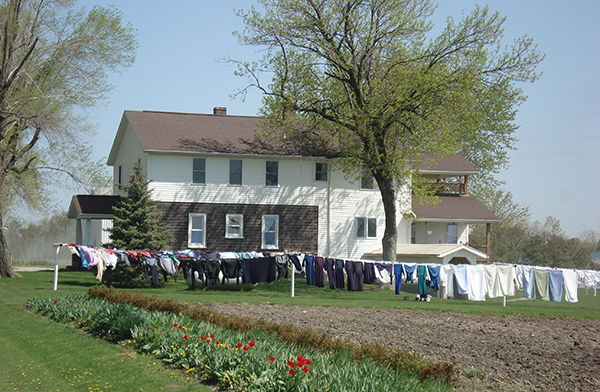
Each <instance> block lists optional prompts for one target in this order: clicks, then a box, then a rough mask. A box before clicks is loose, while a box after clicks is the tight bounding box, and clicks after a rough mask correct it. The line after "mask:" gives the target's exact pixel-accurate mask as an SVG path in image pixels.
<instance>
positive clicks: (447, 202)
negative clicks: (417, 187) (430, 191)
mask: <svg viewBox="0 0 600 392" xmlns="http://www.w3.org/2000/svg"><path fill="white" fill-rule="evenodd" d="M437 198H438V200H439V202H438V203H437V204H436V205H434V206H433V205H430V204H417V203H416V202H415V201H414V199H413V205H412V211H413V213H414V214H415V215H416V217H417V220H423V221H426V220H429V221H432V220H439V221H456V222H460V221H469V222H472V223H475V222H481V223H493V222H500V218H498V217H497V216H496V215H495V214H494V213H493V212H492V211H490V210H489V209H488V208H487V207H486V206H485V205H484V204H483V203H482V202H480V201H479V200H477V198H476V197H475V196H471V195H441V196H437Z"/></svg>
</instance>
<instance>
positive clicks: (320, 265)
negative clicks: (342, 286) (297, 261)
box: [315, 256, 325, 287]
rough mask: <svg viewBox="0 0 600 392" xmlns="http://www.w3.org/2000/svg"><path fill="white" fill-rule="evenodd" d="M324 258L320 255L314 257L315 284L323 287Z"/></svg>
mask: <svg viewBox="0 0 600 392" xmlns="http://www.w3.org/2000/svg"><path fill="white" fill-rule="evenodd" d="M324 268H325V259H324V258H323V257H321V256H317V257H315V286H317V287H325V271H324Z"/></svg>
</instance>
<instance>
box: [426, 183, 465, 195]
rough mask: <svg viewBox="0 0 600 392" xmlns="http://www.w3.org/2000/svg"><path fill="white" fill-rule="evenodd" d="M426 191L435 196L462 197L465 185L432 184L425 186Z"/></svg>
mask: <svg viewBox="0 0 600 392" xmlns="http://www.w3.org/2000/svg"><path fill="white" fill-rule="evenodd" d="M426 189H427V190H428V191H431V192H433V193H435V194H436V195H464V194H465V184H464V183H456V182H452V183H449V182H432V183H429V184H426Z"/></svg>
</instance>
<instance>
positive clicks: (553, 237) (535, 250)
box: [470, 188, 600, 269]
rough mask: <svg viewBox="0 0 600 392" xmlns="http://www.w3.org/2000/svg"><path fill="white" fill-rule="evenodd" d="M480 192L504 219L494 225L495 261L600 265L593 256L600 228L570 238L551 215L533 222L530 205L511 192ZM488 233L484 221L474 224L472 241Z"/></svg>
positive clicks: (599, 247) (599, 244)
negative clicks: (594, 260) (514, 197)
mask: <svg viewBox="0 0 600 392" xmlns="http://www.w3.org/2000/svg"><path fill="white" fill-rule="evenodd" d="M488 189H489V188H488ZM477 196H478V197H479V198H480V199H481V200H482V201H483V202H484V203H485V204H486V205H487V207H488V208H490V209H491V210H492V211H493V212H494V213H495V214H496V215H497V216H498V217H499V218H500V219H501V223H498V224H496V225H492V230H491V261H492V262H495V263H511V264H512V263H518V264H526V265H539V266H548V267H553V268H554V267H561V268H576V269H600V266H599V265H598V264H595V263H594V262H593V261H592V258H591V257H590V254H591V253H593V252H595V251H598V250H600V233H599V232H597V231H595V230H586V231H584V232H582V233H581V234H580V235H579V237H576V238H570V237H568V236H567V235H566V233H565V232H564V231H563V230H562V229H561V227H560V221H559V220H558V219H556V218H553V217H552V216H548V217H547V218H546V221H545V222H544V223H541V222H539V221H534V222H531V221H530V213H529V207H528V206H522V205H520V204H518V203H516V202H514V201H513V200H512V194H511V193H510V192H505V191H503V190H501V189H500V190H492V191H489V192H488V193H487V194H484V193H481V194H478V195H477ZM485 236H486V232H485V227H484V226H483V225H479V226H477V227H475V229H474V231H473V232H472V233H471V235H470V241H471V245H475V246H480V245H484V244H485Z"/></svg>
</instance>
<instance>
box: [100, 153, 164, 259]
mask: <svg viewBox="0 0 600 392" xmlns="http://www.w3.org/2000/svg"><path fill="white" fill-rule="evenodd" d="M150 182H151V181H146V179H145V178H144V176H143V174H142V166H141V164H140V161H139V160H138V161H136V162H135V163H134V165H133V172H132V173H131V175H130V176H129V185H123V184H122V185H119V189H121V190H124V191H125V192H127V195H126V196H121V198H120V200H119V202H118V203H117V205H116V206H115V207H113V216H114V218H113V227H112V228H111V229H108V231H109V232H110V235H111V242H110V243H108V244H107V246H108V247H110V248H117V249H126V250H162V249H167V248H169V245H170V242H171V235H170V234H169V231H168V228H167V225H166V224H165V223H164V222H162V221H161V217H162V214H161V213H160V212H158V211H157V210H156V207H157V205H158V202H157V201H155V200H152V198H151V197H150V189H148V184H149V183H150Z"/></svg>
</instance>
